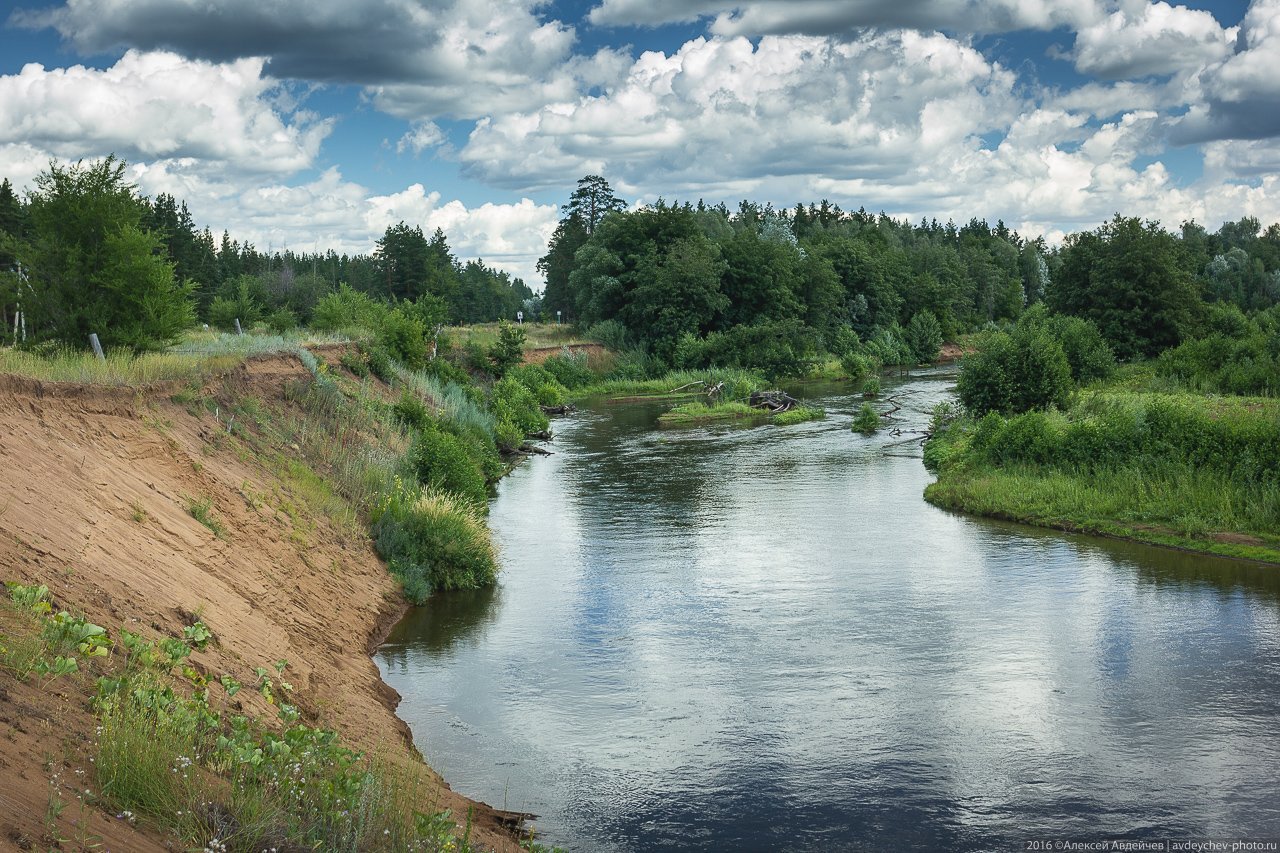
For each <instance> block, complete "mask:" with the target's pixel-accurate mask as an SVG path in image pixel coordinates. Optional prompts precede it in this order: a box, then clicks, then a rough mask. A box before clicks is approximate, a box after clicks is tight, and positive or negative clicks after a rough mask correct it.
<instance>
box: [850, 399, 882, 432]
mask: <svg viewBox="0 0 1280 853" xmlns="http://www.w3.org/2000/svg"><path fill="white" fill-rule="evenodd" d="M878 429H880V416H879V415H878V414H876V410H875V409H874V408H872V406H871V404H870V403H863V404H862V408H861V409H860V410H859V411H858V415H857V417H855V418H854V419H853V431H854V432H860V433H862V434H863V435H871V434H872V433H873V432H875V431H876V430H878Z"/></svg>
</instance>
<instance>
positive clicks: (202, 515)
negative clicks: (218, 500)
mask: <svg viewBox="0 0 1280 853" xmlns="http://www.w3.org/2000/svg"><path fill="white" fill-rule="evenodd" d="M187 512H188V513H190V514H191V517H192V518H194V519H195V520H196V521H198V522H200V523H201V524H203V525H204V526H205V527H207V528H209V530H211V531H213V535H214V536H217V537H218V538H219V539H226V538H227V528H226V526H225V525H224V524H223V523H222V522H221V521H219V520H218V518H217V517H216V516H215V515H214V514H213V500H212V499H211V498H188V499H187Z"/></svg>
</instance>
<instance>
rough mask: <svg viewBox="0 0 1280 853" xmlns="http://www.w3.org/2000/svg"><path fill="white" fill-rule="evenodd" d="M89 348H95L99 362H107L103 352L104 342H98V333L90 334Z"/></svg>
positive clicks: (94, 352)
mask: <svg viewBox="0 0 1280 853" xmlns="http://www.w3.org/2000/svg"><path fill="white" fill-rule="evenodd" d="M89 346H91V347H93V354H94V355H96V356H97V357H98V361H106V360H107V356H106V354H105V353H103V351H102V342H101V341H99V340H98V333H97V332H90V333H89Z"/></svg>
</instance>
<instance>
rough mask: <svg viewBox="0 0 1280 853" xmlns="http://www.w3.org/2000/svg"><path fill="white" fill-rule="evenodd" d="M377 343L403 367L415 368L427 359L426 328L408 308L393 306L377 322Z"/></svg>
mask: <svg viewBox="0 0 1280 853" xmlns="http://www.w3.org/2000/svg"><path fill="white" fill-rule="evenodd" d="M376 332H377V339H378V345H379V346H381V347H382V348H384V349H385V350H386V351H387V354H388V355H390V356H391V357H392V358H394V359H396V360H397V361H399V362H400V363H401V364H403V365H404V366H405V367H408V368H410V369H416V368H419V367H421V366H422V365H423V364H425V363H426V361H427V352H428V347H427V329H426V327H425V326H423V325H422V320H421V318H419V317H418V316H417V315H415V314H413V313H411V312H410V311H409V310H405V309H402V308H399V307H397V308H395V309H393V310H391V311H388V312H386V314H384V315H383V316H382V318H381V320H380V321H379V323H378V328H377V330H376Z"/></svg>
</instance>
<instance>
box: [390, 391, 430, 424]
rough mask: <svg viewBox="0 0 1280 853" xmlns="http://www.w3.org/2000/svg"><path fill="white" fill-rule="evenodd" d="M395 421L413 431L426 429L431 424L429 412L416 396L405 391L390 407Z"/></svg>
mask: <svg viewBox="0 0 1280 853" xmlns="http://www.w3.org/2000/svg"><path fill="white" fill-rule="evenodd" d="M391 413H392V414H394V415H395V417H396V420H398V421H399V422H400V423H402V424H404V425H405V426H407V427H412V428H413V429H426V428H427V426H428V425H429V424H430V423H431V410H430V409H428V408H427V404H426V403H424V402H422V398H421V397H419V396H418V395H417V394H413V393H411V392H409V391H405V392H404V393H402V394H401V395H400V399H399V400H397V401H396V403H395V405H394V406H392V407H391Z"/></svg>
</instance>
